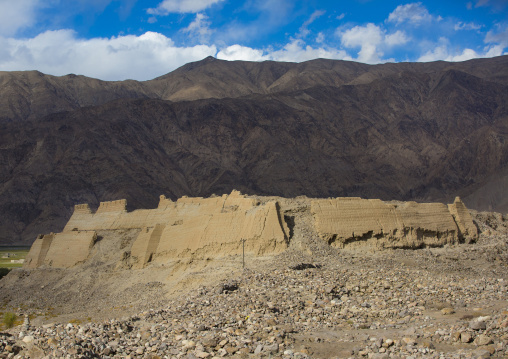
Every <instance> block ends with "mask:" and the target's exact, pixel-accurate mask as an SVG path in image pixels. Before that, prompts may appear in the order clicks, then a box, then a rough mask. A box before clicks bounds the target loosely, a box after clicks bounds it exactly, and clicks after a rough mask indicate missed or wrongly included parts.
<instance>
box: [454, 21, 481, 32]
mask: <svg viewBox="0 0 508 359" xmlns="http://www.w3.org/2000/svg"><path fill="white" fill-rule="evenodd" d="M482 27H483V25H477V24H475V23H474V22H467V23H465V22H462V21H459V22H458V23H456V24H455V26H454V27H453V28H454V29H455V31H458V30H480V29H481V28H482Z"/></svg>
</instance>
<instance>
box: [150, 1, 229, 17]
mask: <svg viewBox="0 0 508 359" xmlns="http://www.w3.org/2000/svg"><path fill="white" fill-rule="evenodd" d="M221 1H224V0H164V1H163V2H161V3H160V4H159V5H158V6H157V7H156V8H151V9H148V10H147V13H149V14H152V15H167V14H170V13H197V12H200V11H203V10H205V9H207V8H209V7H210V6H212V5H214V4H217V3H219V2H221Z"/></svg>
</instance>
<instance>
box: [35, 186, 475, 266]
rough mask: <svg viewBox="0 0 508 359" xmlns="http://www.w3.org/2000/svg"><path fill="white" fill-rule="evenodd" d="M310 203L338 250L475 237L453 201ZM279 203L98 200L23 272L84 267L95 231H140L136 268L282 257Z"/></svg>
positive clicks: (287, 233)
mask: <svg viewBox="0 0 508 359" xmlns="http://www.w3.org/2000/svg"><path fill="white" fill-rule="evenodd" d="M279 200H284V199H279ZM308 201H309V202H310V215H311V218H312V221H311V222H312V226H313V228H314V230H315V231H316V233H317V234H318V235H319V237H320V238H322V240H323V241H326V242H327V243H329V244H330V245H331V246H335V247H339V248H361V247H362V246H368V247H370V248H375V249H382V248H419V247H423V246H443V245H445V244H453V243H459V242H469V241H475V240H476V238H477V237H478V231H477V228H476V226H475V225H474V223H473V220H472V218H471V215H470V214H469V211H468V210H467V208H466V206H465V205H464V204H463V203H462V202H461V200H460V199H459V198H458V197H457V198H456V199H455V202H454V203H452V204H449V205H445V204H442V203H416V202H384V201H381V200H378V199H361V198H349V197H348V198H333V199H308ZM279 202H280V201H278V200H276V199H275V200H271V199H266V200H265V201H260V200H259V197H253V196H247V195H242V194H241V193H240V192H238V191H233V192H232V193H231V194H229V195H223V196H221V197H211V198H189V197H183V198H180V199H178V200H177V201H176V202H174V201H172V200H170V199H167V198H166V197H165V196H161V197H160V202H159V205H158V207H157V208H155V209H138V210H134V211H132V212H127V210H126V205H127V202H126V200H118V201H111V202H102V203H101V204H100V206H99V208H98V209H97V211H96V212H95V213H93V212H92V211H91V210H90V207H89V206H88V205H87V204H79V205H76V206H75V208H74V213H73V215H72V217H71V218H70V220H69V222H68V223H67V225H66V226H65V228H64V229H63V231H62V232H61V233H51V234H47V235H40V236H39V237H38V238H37V239H36V241H35V242H34V244H33V245H32V248H31V250H30V252H29V254H28V256H27V258H26V262H25V268H37V267H40V266H48V267H56V268H69V267H73V266H75V265H77V264H79V263H82V262H85V261H86V260H87V258H88V257H89V255H90V252H91V250H92V249H93V246H94V244H95V243H96V241H97V240H98V234H97V231H101V233H104V231H106V232H110V231H112V232H120V231H125V230H138V231H139V234H137V237H136V239H135V241H134V242H133V243H132V246H131V248H130V256H131V258H132V259H133V261H134V262H133V266H132V268H133V269H136V268H143V267H145V266H146V265H148V264H149V263H150V262H155V263H164V261H167V260H171V259H174V258H182V257H193V258H206V257H207V256H210V255H212V256H215V257H221V256H227V255H234V254H241V253H242V251H243V250H245V253H246V254H248V255H250V256H262V255H267V254H276V253H280V252H282V251H284V250H286V249H287V248H288V246H289V245H290V242H291V235H292V231H291V229H290V226H289V225H288V223H286V220H285V217H284V213H283V210H281V206H280V203H279ZM292 225H294V223H293V224H292ZM102 240H107V236H105V237H104V239H102ZM243 240H244V241H245V243H242V242H243Z"/></svg>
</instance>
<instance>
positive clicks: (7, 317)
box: [3, 312, 18, 328]
mask: <svg viewBox="0 0 508 359" xmlns="http://www.w3.org/2000/svg"><path fill="white" fill-rule="evenodd" d="M16 319H18V317H16V314H14V313H12V312H7V313H5V314H4V319H3V323H4V325H5V326H6V327H7V328H12V327H13V326H14V323H15V322H16Z"/></svg>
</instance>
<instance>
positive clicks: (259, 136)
mask: <svg viewBox="0 0 508 359" xmlns="http://www.w3.org/2000/svg"><path fill="white" fill-rule="evenodd" d="M0 84H1V85H0V213H1V214H2V216H0V243H4V244H5V243H9V242H20V241H24V242H25V243H31V242H32V241H33V240H34V239H35V236H36V235H37V234H38V233H47V232H50V231H60V230H61V229H62V227H63V225H64V224H65V222H66V221H67V220H68V218H69V216H70V214H71V210H72V207H73V205H74V204H76V203H82V202H87V203H90V204H92V206H93V205H98V203H99V202H100V201H106V200H114V199H119V198H127V200H128V204H129V206H131V208H133V207H144V208H149V207H155V206H156V204H157V201H158V196H159V195H160V194H166V195H167V196H170V197H172V198H176V197H179V196H182V195H191V196H208V195H210V194H212V193H216V194H222V193H229V192H230V191H231V190H232V189H238V190H241V191H242V192H244V193H251V194H260V195H280V196H298V195H308V196H313V197H328V196H361V197H370V198H381V199H386V200H388V199H400V200H417V201H427V200H428V201H446V202H451V201H452V200H453V198H454V197H455V196H456V195H459V196H461V197H462V198H463V199H464V202H465V203H466V205H467V206H468V207H469V208H475V209H480V210H481V209H488V210H497V211H507V210H508V196H507V195H506V193H507V192H506V191H505V190H504V188H506V183H507V181H508V108H507V106H508V57H507V56H504V57H498V58H493V59H481V60H472V61H467V62H463V63H446V62H436V63H400V64H384V65H374V66H371V65H364V64H359V63H354V62H344V61H333V60H314V61H309V62H306V63H301V64H294V63H275V62H264V63H249V62H241V61H238V62H227V61H220V60H216V59H211V58H207V59H204V60H203V61H200V62H197V63H191V64H188V65H185V66H183V67H182V68H180V69H178V70H175V71H174V72H172V73H170V74H167V75H165V76H162V77H159V78H157V79H154V80H151V81H146V82H136V81H123V82H104V81H99V80H95V79H89V78H86V77H83V76H74V75H68V76H63V77H53V76H48V75H43V74H40V73H36V72H23V73H0Z"/></svg>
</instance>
